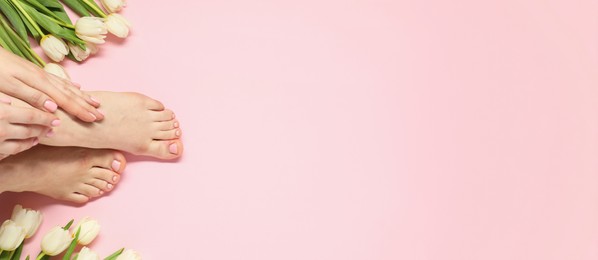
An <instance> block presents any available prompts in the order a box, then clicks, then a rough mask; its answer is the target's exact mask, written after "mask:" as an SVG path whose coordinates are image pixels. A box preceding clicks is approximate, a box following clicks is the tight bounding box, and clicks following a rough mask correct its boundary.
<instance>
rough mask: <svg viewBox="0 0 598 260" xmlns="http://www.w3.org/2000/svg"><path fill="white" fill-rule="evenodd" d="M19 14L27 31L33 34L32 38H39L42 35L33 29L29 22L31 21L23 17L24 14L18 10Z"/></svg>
mask: <svg viewBox="0 0 598 260" xmlns="http://www.w3.org/2000/svg"><path fill="white" fill-rule="evenodd" d="M13 6H14V5H13ZM19 16H20V17H21V20H22V21H23V23H24V24H25V27H27V30H28V31H29V33H31V36H33V38H35V39H37V40H39V39H40V38H41V37H42V35H41V34H39V32H38V31H37V30H36V29H35V26H34V25H33V24H31V22H30V21H29V20H27V18H26V17H25V15H24V14H23V13H21V12H19Z"/></svg>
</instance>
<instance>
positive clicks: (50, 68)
mask: <svg viewBox="0 0 598 260" xmlns="http://www.w3.org/2000/svg"><path fill="white" fill-rule="evenodd" d="M44 70H45V71H46V72H48V73H51V74H53V75H55V76H58V77H60V78H63V79H66V80H71V77H70V76H69V74H68V73H66V70H64V68H63V67H62V66H60V65H58V64H56V63H47V64H46V66H45V67H44Z"/></svg>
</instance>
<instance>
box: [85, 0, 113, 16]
mask: <svg viewBox="0 0 598 260" xmlns="http://www.w3.org/2000/svg"><path fill="white" fill-rule="evenodd" d="M82 1H83V3H85V4H86V5H87V6H89V7H90V8H91V9H93V10H94V11H95V12H96V13H98V14H100V15H101V16H102V18H106V17H107V15H106V13H104V11H102V9H99V8H98V7H97V6H96V5H94V4H92V3H90V2H89V0H82Z"/></svg>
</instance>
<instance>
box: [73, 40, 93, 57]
mask: <svg viewBox="0 0 598 260" xmlns="http://www.w3.org/2000/svg"><path fill="white" fill-rule="evenodd" d="M68 45H69V49H70V50H71V54H73V57H75V59H76V60H77V61H84V60H86V59H87V58H88V57H89V55H90V54H91V49H90V48H89V47H87V46H85V47H86V48H85V50H84V49H82V48H81V47H79V45H75V44H71V43H69V44H68Z"/></svg>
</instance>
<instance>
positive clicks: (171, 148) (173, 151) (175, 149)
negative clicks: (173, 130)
mask: <svg viewBox="0 0 598 260" xmlns="http://www.w3.org/2000/svg"><path fill="white" fill-rule="evenodd" d="M168 151H169V152H170V153H171V154H177V153H178V151H179V147H178V145H177V144H176V143H172V144H171V145H169V146H168Z"/></svg>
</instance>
